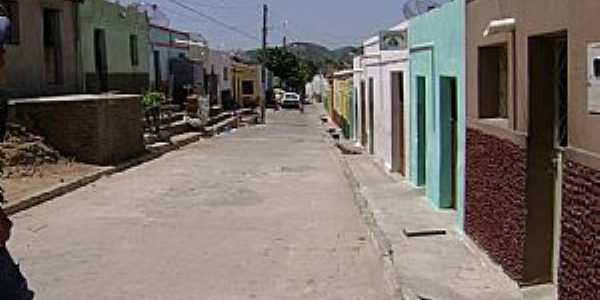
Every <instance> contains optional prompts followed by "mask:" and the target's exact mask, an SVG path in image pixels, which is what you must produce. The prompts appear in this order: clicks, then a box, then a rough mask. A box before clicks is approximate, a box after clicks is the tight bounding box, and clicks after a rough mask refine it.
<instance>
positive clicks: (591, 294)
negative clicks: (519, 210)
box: [559, 161, 600, 300]
mask: <svg viewBox="0 0 600 300" xmlns="http://www.w3.org/2000/svg"><path fill="white" fill-rule="evenodd" d="M561 220H562V227H561V230H562V231H561V241H560V270H559V294H560V299H561V300H575V299H578V300H579V299H600V171H599V170H594V169H591V168H588V167H586V166H584V165H581V164H578V163H576V162H573V161H567V163H566V164H565V166H564V175H563V199H562V218H561Z"/></svg>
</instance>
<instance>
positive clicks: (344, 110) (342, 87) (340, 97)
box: [333, 72, 354, 138]
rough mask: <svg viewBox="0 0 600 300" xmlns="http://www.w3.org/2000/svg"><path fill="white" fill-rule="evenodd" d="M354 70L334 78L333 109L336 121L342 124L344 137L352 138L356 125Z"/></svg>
mask: <svg viewBox="0 0 600 300" xmlns="http://www.w3.org/2000/svg"><path fill="white" fill-rule="evenodd" d="M352 82H353V78H352V72H346V73H345V74H343V75H334V79H333V110H334V114H333V115H334V121H335V122H336V123H337V124H338V126H340V128H341V129H342V132H343V134H344V137H346V138H350V137H351V135H352V128H353V126H354V110H353V103H354V95H353V92H352V89H353V83H352Z"/></svg>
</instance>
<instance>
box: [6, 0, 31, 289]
mask: <svg viewBox="0 0 600 300" xmlns="http://www.w3.org/2000/svg"><path fill="white" fill-rule="evenodd" d="M9 35H10V19H9V18H8V14H7V11H6V8H5V7H4V6H2V5H1V4H0V122H1V127H2V128H1V131H2V132H0V134H1V139H2V140H4V137H5V135H6V121H7V117H8V95H7V93H6V91H5V88H6V83H5V80H6V74H5V68H4V65H5V58H4V55H5V49H4V44H5V43H6V42H7V41H8V39H9ZM3 202H4V190H3V189H2V188H0V203H3ZM12 227H13V223H12V222H11V220H10V219H9V218H8V216H7V215H6V213H5V212H4V210H3V209H2V207H0V299H2V300H31V299H33V296H34V294H33V292H32V291H31V290H29V287H28V285H27V280H26V279H25V277H24V276H23V274H22V273H21V270H20V269H19V266H18V265H17V264H16V263H15V261H14V260H13V258H12V256H11V255H10V252H8V249H7V247H6V243H7V242H8V240H9V239H10V234H11V230H12Z"/></svg>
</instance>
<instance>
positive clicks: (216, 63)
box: [204, 49, 233, 106]
mask: <svg viewBox="0 0 600 300" xmlns="http://www.w3.org/2000/svg"><path fill="white" fill-rule="evenodd" d="M232 64H233V61H232V60H231V58H230V56H229V53H227V52H225V51H219V50H213V49H210V50H209V51H208V56H207V60H206V62H205V64H204V74H205V81H206V85H205V89H206V90H205V92H206V94H207V95H209V96H210V100H211V103H212V104H213V105H220V106H222V105H223V101H225V102H227V101H230V100H232V99H233V91H232V82H233V69H232Z"/></svg>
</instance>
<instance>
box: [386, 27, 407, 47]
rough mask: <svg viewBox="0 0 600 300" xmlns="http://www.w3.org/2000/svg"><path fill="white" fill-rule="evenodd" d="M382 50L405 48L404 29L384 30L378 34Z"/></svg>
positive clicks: (405, 37)
mask: <svg viewBox="0 0 600 300" xmlns="http://www.w3.org/2000/svg"><path fill="white" fill-rule="evenodd" d="M379 42H380V48H381V50H382V51H394V50H403V49H406V48H407V36H406V30H399V31H398V30H385V31H382V32H381V33H380V34H379Z"/></svg>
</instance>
